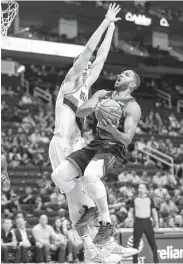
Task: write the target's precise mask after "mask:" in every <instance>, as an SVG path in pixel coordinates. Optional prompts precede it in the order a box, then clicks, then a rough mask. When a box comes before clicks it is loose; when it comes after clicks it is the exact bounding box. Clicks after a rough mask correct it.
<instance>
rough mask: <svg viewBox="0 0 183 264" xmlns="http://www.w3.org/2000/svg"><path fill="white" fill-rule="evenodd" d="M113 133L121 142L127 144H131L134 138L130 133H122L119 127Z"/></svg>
mask: <svg viewBox="0 0 183 264" xmlns="http://www.w3.org/2000/svg"><path fill="white" fill-rule="evenodd" d="M112 135H113V137H114V138H115V139H116V140H117V141H119V142H121V143H122V144H124V145H126V146H127V145H129V144H130V143H131V141H132V138H131V136H130V135H129V134H127V133H122V132H120V131H119V130H118V129H116V130H115V131H114V132H113V133H112Z"/></svg>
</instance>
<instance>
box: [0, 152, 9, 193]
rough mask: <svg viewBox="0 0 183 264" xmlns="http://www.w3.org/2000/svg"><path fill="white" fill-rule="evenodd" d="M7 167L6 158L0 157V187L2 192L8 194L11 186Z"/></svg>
mask: <svg viewBox="0 0 183 264" xmlns="http://www.w3.org/2000/svg"><path fill="white" fill-rule="evenodd" d="M7 167H8V166H7V161H6V158H5V157H4V156H3V155H1V186H2V190H3V191H4V192H8V191H9V189H10V186H11V183H10V179H9V176H8V171H7Z"/></svg>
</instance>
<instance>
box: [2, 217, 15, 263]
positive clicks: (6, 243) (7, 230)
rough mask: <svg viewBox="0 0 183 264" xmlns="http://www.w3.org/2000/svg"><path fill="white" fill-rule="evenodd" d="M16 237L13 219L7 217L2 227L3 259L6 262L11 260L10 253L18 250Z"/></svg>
mask: <svg viewBox="0 0 183 264" xmlns="http://www.w3.org/2000/svg"><path fill="white" fill-rule="evenodd" d="M16 245H17V242H16V237H15V234H14V232H13V230H12V220H11V219H8V218H5V219H4V220H3V226H2V229H1V261H2V262H4V263H8V262H9V259H8V258H9V253H10V252H16ZM15 262H18V261H17V254H16V256H15Z"/></svg>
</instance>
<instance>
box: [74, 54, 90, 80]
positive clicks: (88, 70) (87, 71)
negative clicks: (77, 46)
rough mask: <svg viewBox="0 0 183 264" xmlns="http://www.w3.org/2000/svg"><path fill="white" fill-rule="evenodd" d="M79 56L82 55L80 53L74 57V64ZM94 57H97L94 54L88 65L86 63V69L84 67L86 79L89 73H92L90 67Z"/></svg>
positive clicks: (84, 77) (83, 75)
mask: <svg viewBox="0 0 183 264" xmlns="http://www.w3.org/2000/svg"><path fill="white" fill-rule="evenodd" d="M79 56H80V54H79V55H78V56H77V57H76V58H75V59H74V62H73V64H74V63H75V62H76V61H77V59H78V58H79ZM94 59H95V58H94V56H92V57H91V58H90V60H89V62H88V63H87V65H86V67H85V69H84V71H83V73H82V77H83V80H86V79H87V77H88V75H89V73H90V69H91V67H92V64H93V61H94Z"/></svg>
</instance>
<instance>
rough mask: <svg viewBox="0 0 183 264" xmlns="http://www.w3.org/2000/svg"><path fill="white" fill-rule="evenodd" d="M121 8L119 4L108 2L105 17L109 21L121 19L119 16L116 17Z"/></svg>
mask: <svg viewBox="0 0 183 264" xmlns="http://www.w3.org/2000/svg"><path fill="white" fill-rule="evenodd" d="M120 10H121V8H120V6H119V5H116V4H115V3H114V4H110V5H109V9H108V11H107V14H106V16H105V17H106V19H108V20H109V21H110V22H117V21H118V20H121V18H120V17H116V16H117V14H118V13H119V12H120Z"/></svg>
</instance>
